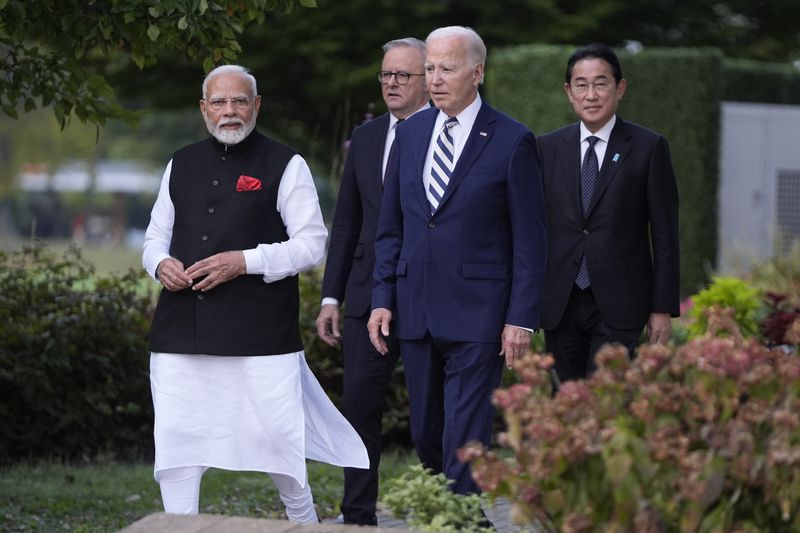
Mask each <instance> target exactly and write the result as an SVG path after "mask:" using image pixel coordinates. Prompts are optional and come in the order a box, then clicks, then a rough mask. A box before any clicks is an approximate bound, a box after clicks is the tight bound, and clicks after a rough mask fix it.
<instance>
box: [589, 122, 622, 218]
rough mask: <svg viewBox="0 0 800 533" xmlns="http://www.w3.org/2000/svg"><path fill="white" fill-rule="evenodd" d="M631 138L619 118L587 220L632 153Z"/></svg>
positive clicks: (611, 137)
mask: <svg viewBox="0 0 800 533" xmlns="http://www.w3.org/2000/svg"><path fill="white" fill-rule="evenodd" d="M630 144H631V136H630V133H629V131H628V128H627V127H626V125H625V122H623V121H622V119H621V118H619V117H617V122H616V124H614V129H613V130H611V136H610V137H609V139H608V146H607V147H606V155H605V156H604V157H603V167H602V168H601V169H600V175H599V176H598V177H597V185H595V189H594V194H593V195H592V201H591V203H590V204H589V213H588V214H587V215H586V216H587V218H588V217H589V216H591V214H592V211H593V210H594V207H595V206H596V205H597V203H598V202H599V201H600V198H602V197H603V194H604V193H605V192H606V189H608V186H609V185H610V184H611V182H612V181H614V177H615V176H616V175H617V171H618V170H619V169H620V167H621V166H622V164H623V163H624V161H625V158H626V157H627V156H628V154H629V153H630V148H631V146H630Z"/></svg>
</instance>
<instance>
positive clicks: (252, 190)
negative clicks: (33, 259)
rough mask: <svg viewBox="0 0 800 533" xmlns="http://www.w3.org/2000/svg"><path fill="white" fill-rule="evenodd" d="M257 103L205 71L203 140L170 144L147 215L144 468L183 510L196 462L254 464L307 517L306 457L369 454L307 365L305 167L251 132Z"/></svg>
mask: <svg viewBox="0 0 800 533" xmlns="http://www.w3.org/2000/svg"><path fill="white" fill-rule="evenodd" d="M259 108H260V96H258V95H257V90H256V82H255V78H253V77H252V76H251V75H250V74H249V73H248V72H247V70H246V69H243V68H242V67H238V66H232V65H227V66H223V67H219V68H217V69H215V70H213V71H211V72H210V73H209V74H208V76H207V77H206V80H205V81H204V83H203V99H202V100H201V101H200V109H201V112H202V114H203V118H204V120H205V122H206V125H207V127H208V130H209V133H211V136H212V137H211V138H209V139H207V140H206V141H202V142H200V143H196V144H193V145H190V146H188V147H185V148H183V149H181V150H179V151H178V152H176V153H175V156H173V159H172V160H171V161H170V163H169V164H168V165H167V168H166V170H165V172H164V177H163V179H162V183H161V188H160V190H159V194H158V198H157V200H156V203H155V205H154V207H153V210H152V213H151V220H150V225H149V226H148V228H147V233H146V237H145V244H144V250H143V255H142V263H143V266H144V268H145V269H146V271H147V272H148V273H149V274H150V275H151V276H152V277H153V278H154V279H156V280H158V281H159V282H160V283H161V284H162V285H163V289H162V293H161V296H160V298H159V304H158V306H157V309H156V313H155V316H154V320H153V327H152V329H151V338H150V346H151V350H152V352H151V360H150V376H151V389H152V394H153V405H154V408H155V428H154V436H155V447H156V459H155V477H156V480H157V481H158V482H159V484H160V486H161V493H162V499H163V501H164V508H165V511H166V512H168V513H177V514H194V513H197V512H198V501H199V487H200V479H201V477H202V474H203V472H204V471H205V470H206V469H207V468H209V467H216V468H223V469H227V470H249V471H262V472H266V473H268V474H269V475H270V476H271V477H272V479H273V481H274V482H275V484H276V486H277V488H278V491H279V493H280V496H281V499H282V501H283V502H284V504H285V506H286V512H287V516H288V517H289V519H290V520H292V521H294V522H299V523H311V522H315V521H317V515H316V512H315V510H314V505H313V499H312V496H311V491H310V488H309V486H308V480H307V476H306V467H305V459H306V458H310V459H315V460H321V461H325V462H328V463H331V464H334V465H338V466H348V467H356V468H367V467H368V465H369V460H368V458H367V452H366V449H365V448H364V445H363V443H362V442H361V439H360V438H359V437H358V435H357V433H356V432H355V430H353V428H352V427H351V426H350V424H349V423H347V421H346V420H345V419H344V417H343V416H342V415H341V414H340V413H339V412H338V411H337V410H336V408H335V407H334V406H333V404H332V403H331V402H330V400H329V399H328V397H327V395H326V394H325V392H324V391H323V390H322V388H321V387H320V385H319V383H318V382H317V380H316V379H315V378H314V376H313V374H312V373H311V371H310V369H309V368H308V365H307V364H306V362H305V358H304V353H303V350H302V344H301V343H300V340H299V330H298V326H297V321H298V316H297V312H298V311H297V309H298V296H297V274H298V273H300V272H302V271H305V270H308V269H310V268H313V267H314V266H316V265H318V264H319V263H321V261H322V259H323V256H324V248H325V239H326V238H327V230H326V229H325V226H324V224H323V220H322V215H321V213H320V209H319V201H318V198H317V193H316V189H315V187H314V183H313V179H312V177H311V172H310V170H309V168H308V165H307V164H306V162H305V161H304V160H303V158H302V157H301V156H300V155H298V154H296V153H294V151H293V150H291V149H290V148H288V147H285V146H283V145H280V144H279V143H276V142H274V141H272V140H270V139H268V138H267V137H264V136H263V135H261V134H259V133H258V132H257V131H255V120H256V116H257V114H258V110H259Z"/></svg>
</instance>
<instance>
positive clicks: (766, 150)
mask: <svg viewBox="0 0 800 533" xmlns="http://www.w3.org/2000/svg"><path fill="white" fill-rule="evenodd" d="M721 133H722V135H721V140H720V183H719V199H718V204H717V205H718V206H719V226H718V227H719V256H718V259H717V265H718V267H717V270H718V271H719V272H721V273H737V272H746V271H747V270H748V269H749V268H750V266H751V265H752V264H754V263H757V262H759V261H763V260H766V259H769V258H770V257H773V256H775V255H780V254H781V253H784V252H785V251H786V250H788V249H789V247H790V246H791V245H792V244H793V243H796V242H798V241H800V106H787V105H771V104H746V103H732V102H724V103H723V104H722V115H721ZM709 201H711V199H710V198H709Z"/></svg>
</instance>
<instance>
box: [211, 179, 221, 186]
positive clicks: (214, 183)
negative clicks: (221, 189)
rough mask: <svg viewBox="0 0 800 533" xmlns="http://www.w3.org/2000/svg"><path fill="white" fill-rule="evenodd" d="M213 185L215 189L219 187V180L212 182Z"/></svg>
mask: <svg viewBox="0 0 800 533" xmlns="http://www.w3.org/2000/svg"><path fill="white" fill-rule="evenodd" d="M211 185H213V186H214V187H216V186H217V185H219V180H214V181H212V182H211Z"/></svg>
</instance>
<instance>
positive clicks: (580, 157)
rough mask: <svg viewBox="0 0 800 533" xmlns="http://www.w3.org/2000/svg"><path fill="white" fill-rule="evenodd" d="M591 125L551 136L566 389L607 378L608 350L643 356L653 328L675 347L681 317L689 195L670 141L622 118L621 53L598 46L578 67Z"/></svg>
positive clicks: (549, 337)
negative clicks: (611, 346)
mask: <svg viewBox="0 0 800 533" xmlns="http://www.w3.org/2000/svg"><path fill="white" fill-rule="evenodd" d="M565 81H566V82H565V84H564V91H565V92H566V94H567V97H568V98H569V101H570V102H571V103H572V106H573V108H574V109H575V113H576V114H577V115H578V117H579V118H580V121H579V122H577V123H574V124H570V125H568V126H565V127H563V128H561V129H559V130H556V131H554V132H551V133H548V134H547V135H543V136H541V137H540V138H539V151H540V155H541V161H542V178H543V180H544V191H545V202H546V210H547V231H548V253H547V257H548V265H547V273H546V275H545V283H544V295H543V298H542V327H543V328H544V330H545V343H546V348H547V351H548V352H551V353H553V355H554V357H555V371H556V374H557V381H563V380H567V379H575V378H583V377H586V376H588V375H590V374H591V373H592V372H593V371H594V369H595V360H594V359H595V354H596V353H597V351H598V350H599V348H600V347H601V346H602V345H603V344H606V343H614V342H616V343H620V344H622V345H624V346H626V347H627V348H628V349H629V350H630V351H631V353H633V350H634V348H635V347H636V345H637V343H638V341H639V337H640V336H641V334H642V330H643V329H644V328H645V326H646V327H647V335H648V340H649V342H651V343H655V342H667V340H668V339H669V336H670V331H671V325H670V315H671V316H677V315H678V313H679V268H680V262H679V259H678V188H677V185H676V180H675V173H674V171H673V169H672V161H671V158H670V153H669V147H668V145H667V141H666V139H665V138H664V137H663V136H661V135H659V134H658V133H656V132H654V131H651V130H649V129H647V128H643V127H642V126H638V125H636V124H633V123H631V122H627V121H624V120H622V118H620V117H619V116H617V114H616V109H617V104H618V103H619V101H620V100H621V99H622V97H623V95H624V94H625V89H626V87H627V82H626V81H625V79H624V78H623V77H622V67H621V66H620V63H619V59H618V58H617V56H616V54H615V53H614V52H613V51H612V50H611V49H610V48H608V47H607V46H605V45H602V44H592V45H589V46H586V47H584V48H581V49H579V50H577V51H576V52H575V53H574V54H572V56H571V57H570V58H569V61H568V62H567V71H566V80H565Z"/></svg>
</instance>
